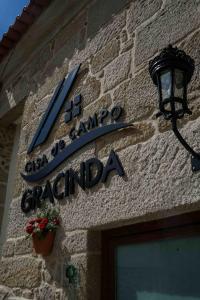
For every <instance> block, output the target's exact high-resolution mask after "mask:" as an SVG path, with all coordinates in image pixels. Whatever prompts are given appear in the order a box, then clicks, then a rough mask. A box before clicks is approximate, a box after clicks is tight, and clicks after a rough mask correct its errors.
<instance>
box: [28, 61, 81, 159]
mask: <svg viewBox="0 0 200 300" xmlns="http://www.w3.org/2000/svg"><path fill="white" fill-rule="evenodd" d="M79 68H80V65H79V66H78V67H76V68H75V69H74V70H73V71H71V73H70V74H69V76H68V78H66V77H65V78H64V79H63V81H62V82H61V83H60V84H59V85H58V87H57V89H56V90H55V93H54V95H53V97H52V99H51V101H50V103H49V106H48V108H47V111H46V113H45V114H44V117H43V118H42V121H41V123H40V125H39V127H38V129H37V131H36V134H35V136H34V137H33V140H32V142H31V144H30V146H29V148H28V152H27V153H28V154H29V153H31V152H32V151H33V149H34V148H36V147H37V146H39V145H41V144H42V143H44V142H45V141H46V139H47V138H48V136H49V134H50V132H51V129H52V127H53V125H54V123H55V121H56V119H57V117H58V114H59V112H60V110H61V108H62V106H63V104H64V102H65V99H66V98H67V96H68V95H69V92H70V90H71V88H72V85H73V83H74V80H75V78H76V76H77V73H78V70H79Z"/></svg>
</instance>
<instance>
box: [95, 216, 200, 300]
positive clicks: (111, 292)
mask: <svg viewBox="0 0 200 300" xmlns="http://www.w3.org/2000/svg"><path fill="white" fill-rule="evenodd" d="M199 234H200V211H196V212H191V213H185V214H182V215H176V216H173V217H167V218H163V219H159V220H154V221H149V222H143V223H137V224H134V225H129V226H124V227H121V228H115V229H111V230H105V231H102V264H101V266H102V272H101V275H102V276H101V282H102V284H101V286H102V288H101V299H102V300H115V299H116V297H115V295H116V291H115V249H116V247H117V246H119V245H128V244H133V243H141V242H152V241H156V240H162V239H165V238H173V237H174V238H175V237H176V238H178V237H187V236H195V235H199Z"/></svg>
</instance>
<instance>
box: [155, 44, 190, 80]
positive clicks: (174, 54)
mask: <svg viewBox="0 0 200 300" xmlns="http://www.w3.org/2000/svg"><path fill="white" fill-rule="evenodd" d="M165 69H181V70H183V71H185V74H186V82H187V84H188V83H189V82H190V80H191V77H192V75H193V73H194V60H193V59H192V58H191V57H190V56H189V55H187V54H186V53H185V52H184V51H183V50H180V49H178V48H177V47H173V46H172V45H169V46H168V47H167V48H164V49H163V50H162V51H161V53H160V54H159V55H158V56H156V57H155V58H154V59H153V60H151V61H150V62H149V72H150V75H151V78H152V80H153V82H154V84H155V85H158V82H157V74H158V73H159V72H160V71H162V70H165Z"/></svg>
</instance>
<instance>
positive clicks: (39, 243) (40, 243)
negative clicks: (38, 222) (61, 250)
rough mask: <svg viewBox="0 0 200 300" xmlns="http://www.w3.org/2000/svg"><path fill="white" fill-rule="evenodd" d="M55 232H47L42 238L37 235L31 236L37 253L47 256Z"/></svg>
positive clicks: (50, 249) (51, 247)
mask: <svg viewBox="0 0 200 300" xmlns="http://www.w3.org/2000/svg"><path fill="white" fill-rule="evenodd" d="M55 235H56V233H55V232H51V231H49V232H47V234H46V235H45V237H44V238H42V239H41V238H39V237H38V236H37V235H34V236H33V247H34V249H35V252H36V253H37V254H41V255H43V256H48V255H49V254H50V253H51V251H52V249H53V243H54V239H55Z"/></svg>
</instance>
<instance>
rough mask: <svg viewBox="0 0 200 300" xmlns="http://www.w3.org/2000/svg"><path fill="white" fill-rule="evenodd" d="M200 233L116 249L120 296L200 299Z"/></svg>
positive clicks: (148, 299) (121, 299) (123, 299)
mask: <svg viewBox="0 0 200 300" xmlns="http://www.w3.org/2000/svg"><path fill="white" fill-rule="evenodd" d="M199 278H200V237H190V238H180V239H167V240H161V241H154V242H151V243H142V244H132V245H127V246H119V247H118V248H117V249H116V290H117V297H116V299H117V300H199V299H200V282H199Z"/></svg>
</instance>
